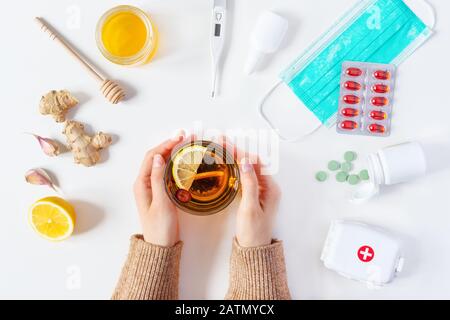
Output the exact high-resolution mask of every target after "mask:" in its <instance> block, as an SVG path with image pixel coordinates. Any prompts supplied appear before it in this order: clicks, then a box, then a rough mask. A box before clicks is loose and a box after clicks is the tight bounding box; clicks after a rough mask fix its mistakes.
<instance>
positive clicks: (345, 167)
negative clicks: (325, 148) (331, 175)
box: [341, 162, 353, 172]
mask: <svg viewBox="0 0 450 320" xmlns="http://www.w3.org/2000/svg"><path fill="white" fill-rule="evenodd" d="M341 170H342V171H345V172H350V171H352V170H353V164H352V163H351V162H344V163H343V164H341Z"/></svg>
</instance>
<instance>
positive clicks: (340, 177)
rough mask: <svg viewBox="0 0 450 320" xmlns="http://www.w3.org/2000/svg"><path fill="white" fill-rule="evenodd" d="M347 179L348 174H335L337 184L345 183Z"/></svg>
mask: <svg viewBox="0 0 450 320" xmlns="http://www.w3.org/2000/svg"><path fill="white" fill-rule="evenodd" d="M347 178H348V173H347V172H345V171H340V172H338V173H337V174H336V180H337V181H338V182H345V181H347Z"/></svg>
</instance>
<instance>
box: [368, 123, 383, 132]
mask: <svg viewBox="0 0 450 320" xmlns="http://www.w3.org/2000/svg"><path fill="white" fill-rule="evenodd" d="M369 131H370V132H372V133H385V132H386V128H385V127H384V126H382V125H381V124H375V123H374V124H371V125H370V126H369Z"/></svg>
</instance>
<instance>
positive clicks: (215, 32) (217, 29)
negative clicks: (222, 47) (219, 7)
mask: <svg viewBox="0 0 450 320" xmlns="http://www.w3.org/2000/svg"><path fill="white" fill-rule="evenodd" d="M221 29H222V25H220V24H216V26H215V28H214V36H215V37H220V32H221Z"/></svg>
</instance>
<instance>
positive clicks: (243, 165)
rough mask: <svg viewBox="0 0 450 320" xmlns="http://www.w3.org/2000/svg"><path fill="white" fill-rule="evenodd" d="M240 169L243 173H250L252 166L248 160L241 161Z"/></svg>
mask: <svg viewBox="0 0 450 320" xmlns="http://www.w3.org/2000/svg"><path fill="white" fill-rule="evenodd" d="M241 169H242V172H243V173H247V172H250V171H251V170H253V166H252V165H251V163H250V161H249V160H248V159H243V160H242V161H241Z"/></svg>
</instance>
